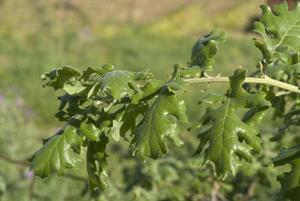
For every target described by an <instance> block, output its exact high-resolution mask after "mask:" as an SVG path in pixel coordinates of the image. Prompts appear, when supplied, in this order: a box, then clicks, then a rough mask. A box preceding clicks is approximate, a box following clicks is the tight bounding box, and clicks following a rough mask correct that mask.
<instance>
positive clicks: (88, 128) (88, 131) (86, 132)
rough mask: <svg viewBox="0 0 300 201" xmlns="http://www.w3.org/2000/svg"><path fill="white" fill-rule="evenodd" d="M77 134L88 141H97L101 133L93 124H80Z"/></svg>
mask: <svg viewBox="0 0 300 201" xmlns="http://www.w3.org/2000/svg"><path fill="white" fill-rule="evenodd" d="M78 133H79V134H81V135H83V136H85V137H86V138H87V139H88V140H91V141H98V140H99V136H100V134H101V131H100V130H99V129H98V128H97V127H96V126H95V125H94V124H93V123H86V122H84V123H82V124H81V125H80V127H79V128H78Z"/></svg>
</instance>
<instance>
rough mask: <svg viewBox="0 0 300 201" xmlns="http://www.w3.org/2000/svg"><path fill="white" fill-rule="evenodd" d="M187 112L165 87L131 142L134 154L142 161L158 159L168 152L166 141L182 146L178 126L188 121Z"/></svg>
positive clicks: (180, 101)
mask: <svg viewBox="0 0 300 201" xmlns="http://www.w3.org/2000/svg"><path fill="white" fill-rule="evenodd" d="M185 110H186V107H185V104H184V102H183V101H182V100H178V99H177V97H176V96H175V94H174V93H171V92H170V91H169V89H168V87H167V86H165V87H163V88H162V89H161V91H160V93H159V94H158V95H157V97H155V100H154V103H153V104H152V105H151V107H150V108H149V109H148V110H147V111H146V113H145V115H144V117H143V119H142V121H141V122H140V123H139V125H138V126H137V128H136V129H135V133H134V138H133V140H132V142H131V144H133V145H134V146H135V151H134V154H135V155H137V156H138V157H139V158H142V159H144V158H147V157H150V158H158V157H160V156H162V155H164V154H166V153H167V151H168V148H167V144H166V139H170V140H171V141H172V142H173V143H175V144H176V145H182V144H183V141H182V140H181V139H180V138H179V137H178V136H177V130H176V126H177V122H178V121H182V122H186V121H187V116H186V113H185Z"/></svg>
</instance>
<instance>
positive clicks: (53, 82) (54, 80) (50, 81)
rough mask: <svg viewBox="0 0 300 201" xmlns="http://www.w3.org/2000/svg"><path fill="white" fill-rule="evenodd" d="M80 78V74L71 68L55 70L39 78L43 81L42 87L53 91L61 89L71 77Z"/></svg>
mask: <svg viewBox="0 0 300 201" xmlns="http://www.w3.org/2000/svg"><path fill="white" fill-rule="evenodd" d="M78 76H80V72H79V71H77V70H75V69H74V68H71V67H66V66H65V67H63V68H58V69H55V70H53V71H51V72H49V73H44V74H43V75H42V76H41V77H42V80H43V81H45V84H44V86H50V87H53V88H54V89H55V90H57V89H62V88H63V87H64V85H65V83H66V82H67V81H69V80H70V79H71V78H73V77H78Z"/></svg>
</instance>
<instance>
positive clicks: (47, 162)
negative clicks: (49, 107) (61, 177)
mask: <svg viewBox="0 0 300 201" xmlns="http://www.w3.org/2000/svg"><path fill="white" fill-rule="evenodd" d="M80 147H81V138H80V136H79V135H77V134H76V128H75V127H73V126H71V125H67V126H65V128H63V129H62V130H60V131H58V133H56V134H55V135H54V136H52V137H51V138H49V139H47V140H46V142H45V143H44V146H43V147H42V148H41V149H40V150H39V151H37V152H36V154H35V155H34V156H33V160H32V162H31V169H32V170H33V171H34V172H35V174H36V175H39V176H40V177H42V178H43V177H48V176H50V175H51V174H53V173H56V172H58V173H62V172H63V170H64V169H65V168H73V167H74V166H75V164H76V162H77V161H78V156H79V152H80Z"/></svg>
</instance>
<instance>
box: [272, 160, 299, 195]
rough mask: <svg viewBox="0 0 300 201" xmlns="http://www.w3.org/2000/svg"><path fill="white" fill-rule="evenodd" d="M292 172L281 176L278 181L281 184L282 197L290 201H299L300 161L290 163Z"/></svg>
mask: <svg viewBox="0 0 300 201" xmlns="http://www.w3.org/2000/svg"><path fill="white" fill-rule="evenodd" d="M289 163H290V164H291V171H290V172H288V173H285V174H284V175H283V176H279V177H278V178H277V179H278V181H279V182H280V184H281V191H280V196H281V199H282V200H283V198H286V199H289V200H290V201H298V200H299V192H300V159H297V160H294V161H291V162H289Z"/></svg>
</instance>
